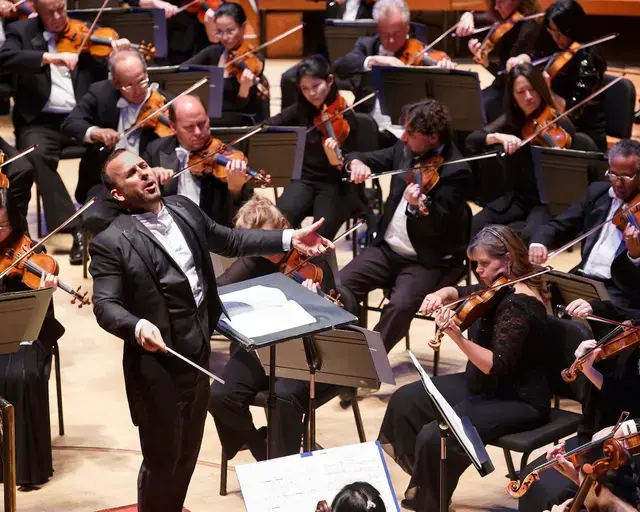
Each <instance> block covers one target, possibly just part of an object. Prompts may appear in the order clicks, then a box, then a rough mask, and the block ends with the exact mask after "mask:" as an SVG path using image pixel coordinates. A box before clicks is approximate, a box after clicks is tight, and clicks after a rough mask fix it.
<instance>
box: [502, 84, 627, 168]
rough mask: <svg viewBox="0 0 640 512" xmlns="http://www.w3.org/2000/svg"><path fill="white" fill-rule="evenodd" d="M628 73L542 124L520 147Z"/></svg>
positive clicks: (504, 153) (503, 154) (504, 152)
mask: <svg viewBox="0 0 640 512" xmlns="http://www.w3.org/2000/svg"><path fill="white" fill-rule="evenodd" d="M625 75H626V73H623V74H622V75H620V76H619V77H618V78H616V79H615V80H613V81H612V82H610V83H608V84H607V85H605V86H603V87H600V89H598V90H597V91H596V92H594V93H592V94H590V95H589V96H587V97H586V98H585V99H583V100H582V101H580V102H578V103H576V104H575V105H574V106H573V107H571V108H570V109H568V110H565V111H564V112H563V113H562V114H559V115H558V116H557V117H555V118H554V119H552V120H551V121H549V122H548V123H545V124H544V125H542V126H540V127H539V128H538V129H537V130H536V131H535V133H534V134H533V135H531V136H529V137H527V138H526V139H524V140H523V141H522V142H521V143H520V148H518V149H521V148H522V147H523V146H526V145H527V144H529V142H531V141H532V140H533V139H535V138H536V137H537V136H538V135H540V134H541V133H542V132H543V131H545V130H546V129H547V128H549V127H550V126H552V125H554V124H555V123H557V122H558V121H560V119H564V118H565V117H567V116H569V115H571V114H572V113H573V112H574V111H576V110H578V109H579V108H581V107H583V106H584V105H586V104H587V103H589V102H590V101H591V100H592V99H593V98H595V97H597V96H599V95H600V94H602V93H603V92H604V91H606V90H607V89H609V88H611V87H613V86H614V85H615V84H617V83H618V82H619V81H620V80H622V79H623V78H624V77H625ZM506 154H507V152H506V151H503V152H502V153H500V156H502V157H503V156H505V155H506Z"/></svg>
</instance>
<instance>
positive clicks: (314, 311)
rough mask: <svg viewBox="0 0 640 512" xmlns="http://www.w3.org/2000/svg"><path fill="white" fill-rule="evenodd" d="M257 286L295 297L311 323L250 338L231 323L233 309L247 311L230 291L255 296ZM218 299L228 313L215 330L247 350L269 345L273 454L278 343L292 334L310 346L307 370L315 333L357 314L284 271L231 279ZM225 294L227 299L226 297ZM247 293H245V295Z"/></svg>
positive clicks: (270, 450)
mask: <svg viewBox="0 0 640 512" xmlns="http://www.w3.org/2000/svg"><path fill="white" fill-rule="evenodd" d="M257 286H262V287H265V288H269V289H276V290H280V292H282V293H283V294H284V295H285V297H286V299H288V300H293V301H295V302H296V303H297V304H298V305H300V306H301V307H302V309H303V310H304V311H305V312H307V313H308V314H309V315H311V316H312V317H313V319H314V321H313V322H312V323H308V324H306V325H301V326H298V327H293V328H290V329H285V330H281V331H276V332H269V333H267V334H264V335H259V336H254V337H253V338H249V337H247V336H245V335H244V334H242V333H241V332H239V331H238V330H237V329H235V328H234V327H232V325H231V322H232V321H233V318H234V317H235V315H236V313H234V311H246V310H247V309H251V308H247V307H246V306H247V305H246V303H242V302H238V299H237V298H229V294H230V293H232V292H238V291H241V290H245V291H246V290H253V291H250V292H248V293H247V294H253V296H256V295H257V293H256V288H255V287H257ZM218 293H219V295H220V299H221V301H222V304H223V306H224V308H225V310H226V311H228V312H229V314H230V315H231V320H229V319H228V318H227V317H226V315H225V313H223V315H222V317H221V318H220V320H219V322H218V327H217V330H218V331H219V332H220V333H222V334H224V335H225V336H227V337H228V338H229V339H231V340H233V341H235V342H237V343H240V345H241V346H242V347H243V348H244V349H245V350H247V351H249V352H250V351H253V350H257V349H259V348H263V347H269V397H268V399H267V458H270V456H271V455H272V454H273V435H272V433H271V428H272V425H273V423H272V418H273V410H274V408H275V400H276V394H275V382H276V359H277V347H278V345H279V344H280V343H282V342H283V341H288V340H291V339H295V338H302V339H303V340H307V341H305V344H306V345H307V346H308V347H309V349H308V350H309V359H308V361H309V364H308V370H309V372H313V371H315V370H316V364H315V363H316V362H317V361H315V360H314V358H313V354H312V350H313V349H312V345H313V343H314V342H313V338H314V335H316V334H319V333H321V332H324V331H329V330H332V329H335V328H338V327H344V326H346V325H348V324H353V323H355V322H357V320H358V319H357V318H356V317H355V316H353V315H352V314H351V313H349V312H347V311H345V310H344V309H341V308H339V307H338V306H336V305H335V304H333V303H332V302H330V301H328V300H327V299H325V298H323V297H320V295H318V294H317V293H314V292H312V291H310V290H308V289H307V288H305V287H304V286H300V285H299V284H298V283H296V282H295V281H294V280H293V279H291V278H289V277H287V276H285V275H284V274H280V273H275V274H269V275H268V276H262V277H257V278H255V279H249V280H247V281H242V282H240V283H234V284H230V285H227V286H221V287H220V288H219V289H218ZM225 295H226V296H227V299H228V300H225ZM245 296H246V295H245Z"/></svg>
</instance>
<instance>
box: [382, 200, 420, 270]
mask: <svg viewBox="0 0 640 512" xmlns="http://www.w3.org/2000/svg"><path fill="white" fill-rule="evenodd" d="M408 204H409V203H408V201H407V200H406V199H405V198H404V197H403V198H402V199H401V200H400V203H398V207H397V208H396V211H395V212H393V217H391V222H389V226H388V227H387V231H386V232H385V234H384V241H385V242H387V245H388V246H389V247H391V249H392V250H393V252H397V253H398V254H401V255H402V256H406V257H409V258H415V257H416V256H417V254H416V250H415V249H414V248H413V244H412V243H411V240H409V232H408V231H407V213H406V212H407V206H408Z"/></svg>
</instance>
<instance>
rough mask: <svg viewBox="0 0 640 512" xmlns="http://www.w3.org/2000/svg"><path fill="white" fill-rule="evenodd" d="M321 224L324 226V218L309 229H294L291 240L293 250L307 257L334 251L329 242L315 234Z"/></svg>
mask: <svg viewBox="0 0 640 512" xmlns="http://www.w3.org/2000/svg"><path fill="white" fill-rule="evenodd" d="M322 224H324V217H323V218H322V219H320V220H318V221H316V222H314V223H313V224H311V226H309V227H306V228H301V229H296V230H295V231H294V232H293V237H292V238H291V245H292V246H293V248H294V249H298V251H300V252H301V253H303V254H306V255H307V256H318V255H319V254H324V253H325V252H327V251H330V250H333V249H335V246H334V245H333V242H332V241H331V240H327V239H326V238H324V237H322V236H320V235H319V234H318V233H317V231H318V229H320V227H321V226H322Z"/></svg>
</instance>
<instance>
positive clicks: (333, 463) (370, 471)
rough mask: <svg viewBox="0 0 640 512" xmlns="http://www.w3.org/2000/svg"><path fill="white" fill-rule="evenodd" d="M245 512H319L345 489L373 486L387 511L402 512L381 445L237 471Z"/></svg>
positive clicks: (323, 452)
mask: <svg viewBox="0 0 640 512" xmlns="http://www.w3.org/2000/svg"><path fill="white" fill-rule="evenodd" d="M236 474H237V475H238V480H239V481H240V488H241V489H242V497H243V499H244V503H245V507H246V510H247V512H269V511H277V512H283V511H291V512H301V511H307V510H315V507H316V504H317V503H318V501H320V500H326V501H327V502H328V503H329V504H331V501H332V500H333V497H334V496H335V495H336V494H337V493H338V491H340V489H342V488H343V487H344V486H345V485H347V484H350V483H353V482H369V483H370V484H371V485H373V486H374V487H375V488H376V489H377V490H378V491H379V492H380V495H381V496H382V500H383V501H384V504H385V507H386V509H387V510H388V511H393V510H395V511H397V512H400V507H399V505H398V501H397V499H396V495H395V491H394V489H393V486H392V484H391V480H390V478H389V473H388V470H387V466H386V463H385V460H384V456H383V455H382V450H381V448H380V445H379V443H378V442H377V441H374V442H369V443H360V444H354V445H349V446H341V447H339V448H329V449H326V450H318V451H315V452H312V453H310V454H306V453H305V454H302V455H291V456H289V457H281V458H279V459H273V460H267V461H264V462H256V463H252V464H242V465H239V466H236Z"/></svg>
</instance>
